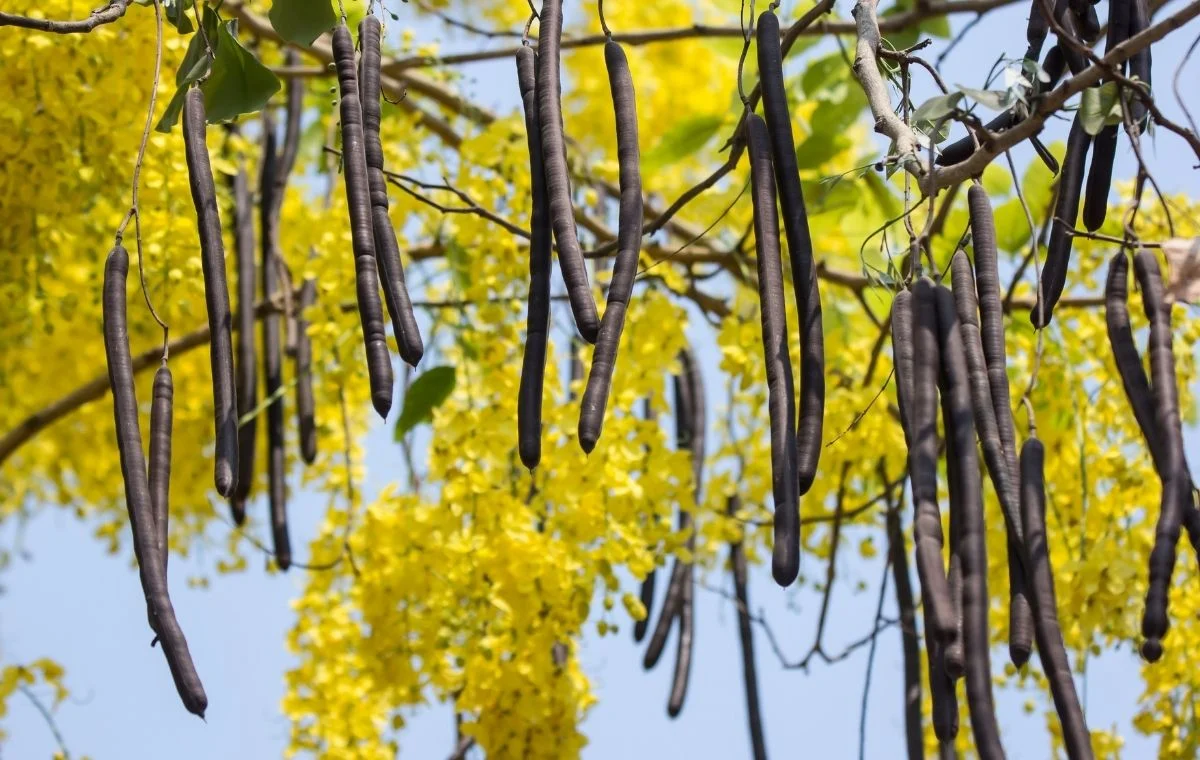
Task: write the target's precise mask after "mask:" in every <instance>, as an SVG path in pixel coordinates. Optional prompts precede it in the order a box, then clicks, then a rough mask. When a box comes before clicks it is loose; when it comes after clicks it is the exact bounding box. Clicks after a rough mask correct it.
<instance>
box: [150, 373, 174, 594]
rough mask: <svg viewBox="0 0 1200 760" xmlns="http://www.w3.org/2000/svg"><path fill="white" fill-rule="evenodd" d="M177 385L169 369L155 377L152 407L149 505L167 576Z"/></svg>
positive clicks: (156, 374)
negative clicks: (172, 450)
mask: <svg viewBox="0 0 1200 760" xmlns="http://www.w3.org/2000/svg"><path fill="white" fill-rule="evenodd" d="M174 404H175V384H174V382H173V381H172V379H171V370H170V369H169V368H168V367H167V365H165V364H164V365H162V366H161V367H159V368H158V372H156V373H154V392H153V402H152V403H151V405H150V504H151V506H152V507H153V512H154V527H155V535H156V537H157V539H158V551H159V554H160V555H161V558H162V568H163V573H164V574H165V573H166V572H167V554H168V551H167V522H168V520H169V519H170V509H169V508H168V506H167V505H168V504H169V503H170V502H169V496H170V492H171V429H172V427H173V422H174V420H173V417H174V411H173V408H174Z"/></svg>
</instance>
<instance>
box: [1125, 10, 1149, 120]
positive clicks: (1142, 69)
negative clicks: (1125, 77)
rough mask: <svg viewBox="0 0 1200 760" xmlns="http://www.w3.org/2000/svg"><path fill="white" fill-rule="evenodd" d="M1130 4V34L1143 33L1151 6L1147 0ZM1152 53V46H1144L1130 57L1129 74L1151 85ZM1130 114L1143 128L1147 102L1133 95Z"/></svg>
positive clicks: (1147, 86)
mask: <svg viewBox="0 0 1200 760" xmlns="http://www.w3.org/2000/svg"><path fill="white" fill-rule="evenodd" d="M1128 2H1129V3H1130V5H1129V36H1130V37H1132V36H1133V35H1135V34H1141V33H1142V32H1144V31H1145V30H1146V27H1147V26H1149V25H1150V7H1149V3H1148V2H1147V0H1128ZM1150 69H1151V55H1150V46H1149V45H1147V46H1146V47H1144V48H1142V49H1141V50H1139V51H1137V52H1136V53H1134V54H1133V56H1132V57H1131V58H1130V59H1129V75H1130V76H1131V77H1135V78H1137V79H1139V80H1140V81H1142V82H1144V83H1145V86H1146V88H1149V87H1150ZM1129 115H1130V117H1131V118H1132V119H1133V122H1134V123H1135V124H1138V125H1140V126H1141V127H1142V128H1143V129H1144V128H1145V126H1146V115H1147V111H1146V104H1145V103H1143V102H1142V99H1141V98H1138V97H1131V99H1130V104H1129Z"/></svg>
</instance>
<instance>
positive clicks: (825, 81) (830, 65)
mask: <svg viewBox="0 0 1200 760" xmlns="http://www.w3.org/2000/svg"><path fill="white" fill-rule="evenodd" d="M849 79H850V67H849V66H847V65H846V61H845V60H844V59H843V58H842V54H841V53H830V54H829V55H826V56H825V57H823V58H817V59H815V60H814V61H813V62H812V63H810V64H808V68H806V69H805V70H804V73H803V74H801V75H800V87H801V88H803V89H804V94H805V95H807V96H808V97H809V98H816V99H820V100H842V99H843V98H845V89H846V88H845V85H846V84H847V83H848V82H849ZM839 90H840V91H841V92H838V91H839Z"/></svg>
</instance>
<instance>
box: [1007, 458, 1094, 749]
mask: <svg viewBox="0 0 1200 760" xmlns="http://www.w3.org/2000/svg"><path fill="white" fill-rule="evenodd" d="M1045 456H1046V452H1045V450H1044V449H1043V447H1042V442H1041V441H1039V440H1038V439H1037V438H1030V439H1029V440H1027V441H1025V445H1024V446H1022V447H1021V517H1022V520H1023V522H1024V524H1025V546H1026V549H1027V551H1028V553H1029V579H1030V584H1031V585H1032V587H1033V589H1034V593H1033V603H1034V622H1035V627H1034V631H1035V633H1036V634H1037V649H1038V657H1039V658H1040V659H1041V662H1042V670H1043V671H1044V672H1045V674H1046V680H1047V681H1049V682H1050V695H1051V696H1052V697H1053V699H1054V707H1055V709H1056V710H1057V712H1058V720H1059V723H1060V724H1061V725H1062V736H1063V744H1064V745H1065V746H1066V749H1067V757H1068V758H1070V760H1091V758H1092V742H1091V735H1090V734H1089V733H1088V728H1087V723H1086V721H1085V720H1084V717H1083V710H1082V709H1080V706H1079V695H1078V694H1076V692H1075V679H1074V677H1073V676H1072V673H1071V664H1070V662H1068V660H1067V650H1066V647H1065V646H1064V645H1063V638H1062V630H1061V629H1060V628H1059V625H1058V610H1057V605H1056V602H1055V598H1054V573H1053V571H1052V570H1051V568H1050V554H1049V551H1048V550H1047V546H1046V489H1045V483H1044V480H1043V479H1044V474H1043V469H1042V468H1043V465H1044V462H1045Z"/></svg>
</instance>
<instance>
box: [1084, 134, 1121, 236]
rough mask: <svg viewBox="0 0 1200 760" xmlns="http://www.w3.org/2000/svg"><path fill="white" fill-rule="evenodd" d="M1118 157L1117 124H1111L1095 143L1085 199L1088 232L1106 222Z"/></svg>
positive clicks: (1097, 136)
mask: <svg viewBox="0 0 1200 760" xmlns="http://www.w3.org/2000/svg"><path fill="white" fill-rule="evenodd" d="M1116 157H1117V126H1116V125H1115V124H1111V125H1109V126H1107V127H1105V128H1104V129H1102V130H1100V134H1098V135H1096V138H1095V141H1094V143H1093V148H1092V165H1091V167H1090V168H1089V169H1088V178H1087V192H1086V193H1085V194H1084V199H1083V226H1084V227H1086V228H1087V230H1088V232H1095V231H1096V230H1098V229H1100V226H1101V225H1103V224H1104V217H1105V214H1107V212H1108V190H1109V187H1110V186H1111V185H1112V170H1113V162H1114V161H1115V160H1116Z"/></svg>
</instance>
